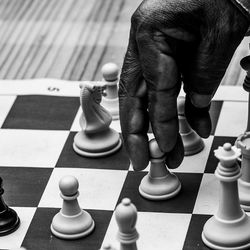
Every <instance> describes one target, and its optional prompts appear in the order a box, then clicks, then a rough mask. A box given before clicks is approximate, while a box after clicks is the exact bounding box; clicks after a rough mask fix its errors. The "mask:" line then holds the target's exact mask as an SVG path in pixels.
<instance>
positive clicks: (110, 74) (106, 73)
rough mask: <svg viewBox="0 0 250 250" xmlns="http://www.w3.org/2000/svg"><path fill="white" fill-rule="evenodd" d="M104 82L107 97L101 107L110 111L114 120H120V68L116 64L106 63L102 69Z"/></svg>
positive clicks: (105, 96) (103, 99)
mask: <svg viewBox="0 0 250 250" xmlns="http://www.w3.org/2000/svg"><path fill="white" fill-rule="evenodd" d="M101 71H102V75H103V81H105V85H106V89H105V92H104V93H105V95H103V97H102V102H101V105H102V106H103V107H104V108H105V109H107V110H108V112H109V113H110V114H111V116H112V118H113V120H117V119H119V100H118V85H117V83H118V78H119V68H118V66H117V65H116V64H115V63H106V64H104V65H103V67H102V70H101Z"/></svg>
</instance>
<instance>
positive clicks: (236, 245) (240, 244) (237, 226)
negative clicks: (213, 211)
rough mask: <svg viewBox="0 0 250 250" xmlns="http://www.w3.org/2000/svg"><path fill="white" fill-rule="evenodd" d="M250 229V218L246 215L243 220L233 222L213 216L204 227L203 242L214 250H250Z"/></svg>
mask: <svg viewBox="0 0 250 250" xmlns="http://www.w3.org/2000/svg"><path fill="white" fill-rule="evenodd" d="M249 228H250V218H249V217H248V216H247V215H246V214H245V213H244V214H243V216H242V217H241V218H239V219H236V220H232V221H224V220H222V219H219V218H217V217H216V216H213V217H211V218H210V219H209V220H208V221H207V222H206V223H205V225H204V228H203V232H202V240H203V242H204V243H205V244H206V245H207V246H208V247H210V248H212V249H218V250H239V249H249V248H250V230H249Z"/></svg>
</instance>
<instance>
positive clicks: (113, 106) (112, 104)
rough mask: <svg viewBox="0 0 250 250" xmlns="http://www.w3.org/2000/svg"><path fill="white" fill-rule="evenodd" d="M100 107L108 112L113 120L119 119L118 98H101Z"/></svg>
mask: <svg viewBox="0 0 250 250" xmlns="http://www.w3.org/2000/svg"><path fill="white" fill-rule="evenodd" d="M101 105H102V106H103V107H104V108H105V109H106V110H108V112H109V113H110V114H111V116H112V119H113V120H118V119H119V100H118V98H114V99H109V98H105V96H103V97H102V101H101Z"/></svg>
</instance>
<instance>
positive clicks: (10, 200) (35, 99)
mask: <svg viewBox="0 0 250 250" xmlns="http://www.w3.org/2000/svg"><path fill="white" fill-rule="evenodd" d="M0 89H1V95H0V126H1V129H0V176H1V177H2V179H3V188H4V194H3V199H4V200H5V202H6V203H7V204H8V205H9V206H10V207H11V208H13V209H14V210H15V211H16V212H17V213H18V215H19V217H20V221H21V223H20V227H19V228H18V229H17V230H16V231H15V232H13V233H12V234H9V235H7V236H2V237H0V249H1V250H3V249H12V248H17V247H21V246H23V247H25V248H26V249H27V250H34V249H36V250H56V249H60V250H63V249H65V250H77V249H79V250H80V249H81V250H83V249H86V250H97V249H100V248H101V246H102V245H103V244H104V243H110V244H112V245H113V246H114V247H116V248H117V249H119V243H118V241H117V239H116V234H117V231H118V227H117V224H116V221H115V218H114V210H115V208H116V206H117V204H119V203H120V202H121V200H122V199H123V198H125V197H128V198H129V199H131V201H132V203H133V204H134V205H135V206H136V208H137V210H138V218H137V224H136V228H137V231H138V233H139V235H140V236H139V240H138V241H137V246H138V250H164V249H170V250H182V249H183V250H198V249H202V250H205V249H209V248H207V247H206V246H205V245H204V244H203V242H202V239H201V232H202V228H203V225H204V223H205V222H206V221H207V220H208V218H210V217H211V216H212V215H213V214H214V213H215V212H216V209H217V206H218V196H219V195H218V192H219V183H218V180H217V179H216V177H215V176H214V171H215V168H216V166H217V164H218V160H217V159H216V158H215V157H214V150H215V149H217V148H218V146H222V145H223V144H224V143H225V142H230V143H231V144H234V142H235V140H236V138H237V136H238V135H240V134H242V133H243V132H244V131H245V129H246V124H247V113H248V111H247V109H248V95H247V93H246V92H245V91H244V90H243V89H242V87H232V86H231V87H229V86H227V87H226V86H221V87H220V88H219V89H218V91H217V93H216V95H215V97H214V99H213V101H212V105H211V109H210V115H211V118H212V124H213V128H212V133H211V136H210V137H209V138H207V139H205V140H204V143H205V148H204V149H203V150H202V151H201V152H200V153H198V154H196V155H193V156H186V157H185V158H184V161H183V162H182V164H181V166H180V167H179V168H177V169H174V170H173V172H174V173H175V174H176V175H177V176H178V178H179V179H180V181H181V183H182V189H181V191H180V193H179V194H178V195H177V196H176V197H174V198H172V199H169V200H166V201H149V200H146V199H145V198H142V197H141V196H140V194H139V191H138V186H139V184H140V181H141V179H142V178H143V176H145V175H146V173H147V171H148V168H147V169H145V170H144V171H141V172H135V171H133V169H132V168H131V166H130V161H129V159H128V156H127V155H126V152H125V150H124V148H123V147H122V148H121V149H120V150H119V151H118V152H116V153H114V154H112V155H109V156H106V157H103V158H86V157H83V156H80V155H78V154H76V153H75V152H74V150H73V148H72V143H73V138H74V135H75V134H76V133H77V131H79V130H80V126H79V116H80V112H81V110H80V103H79V82H67V81H62V80H53V79H40V80H22V81H18V80H16V81H11V80H10V81H0ZM181 94H183V92H182V93H181ZM111 127H112V128H113V129H115V130H117V131H118V132H120V125H119V121H113V122H112V124H111ZM151 137H152V135H151ZM65 175H73V176H75V177H76V178H77V179H78V181H79V192H80V196H79V197H78V201H79V204H80V206H81V207H82V208H83V209H85V210H86V211H88V212H89V213H90V214H91V216H92V218H93V219H94V221H95V230H94V231H93V233H92V234H90V235H89V236H87V237H85V238H82V239H78V240H62V239H59V238H56V237H55V236H53V235H52V233H51V231H50V225H51V221H52V218H53V216H54V215H55V214H56V213H57V212H58V211H59V210H60V208H61V206H62V199H61V197H60V195H59V193H60V191H59V187H58V182H59V180H60V179H61V177H63V176H65ZM248 215H249V213H248Z"/></svg>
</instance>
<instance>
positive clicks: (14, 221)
mask: <svg viewBox="0 0 250 250" xmlns="http://www.w3.org/2000/svg"><path fill="white" fill-rule="evenodd" d="M19 225H20V219H19V217H18V215H17V213H16V212H15V211H14V210H13V209H11V208H9V207H8V208H7V209H6V210H5V211H3V212H1V213H0V236H4V235H8V234H10V233H12V232H14V231H15V230H17V229H18V227H19Z"/></svg>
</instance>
